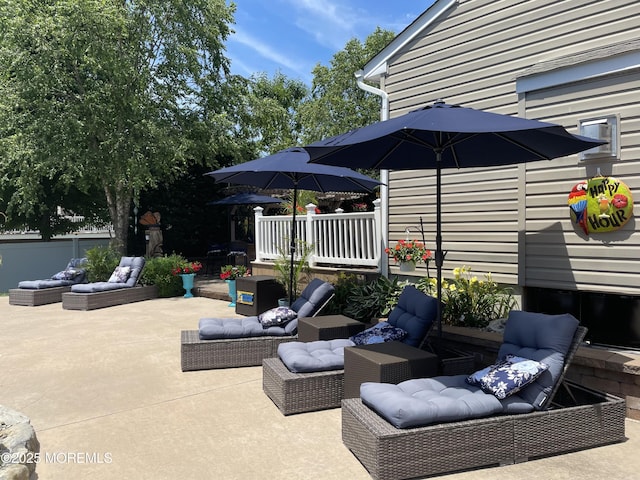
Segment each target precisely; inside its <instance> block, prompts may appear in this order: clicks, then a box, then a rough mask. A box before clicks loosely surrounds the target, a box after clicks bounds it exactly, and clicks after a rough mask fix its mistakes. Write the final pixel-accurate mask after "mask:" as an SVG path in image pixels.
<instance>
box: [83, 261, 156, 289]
mask: <svg viewBox="0 0 640 480" xmlns="http://www.w3.org/2000/svg"><path fill="white" fill-rule="evenodd" d="M144 264H145V259H144V257H122V258H121V259H120V264H119V265H118V266H120V267H129V268H130V269H131V270H130V273H129V278H128V279H127V281H126V282H124V283H115V282H93V283H85V284H80V285H73V286H72V287H71V291H72V292H75V293H97V292H107V291H110V290H119V289H121V288H131V287H135V286H136V284H137V283H138V279H139V278H140V273H141V272H142V269H143V268H144Z"/></svg>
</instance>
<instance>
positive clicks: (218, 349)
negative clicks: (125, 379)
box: [181, 278, 334, 372]
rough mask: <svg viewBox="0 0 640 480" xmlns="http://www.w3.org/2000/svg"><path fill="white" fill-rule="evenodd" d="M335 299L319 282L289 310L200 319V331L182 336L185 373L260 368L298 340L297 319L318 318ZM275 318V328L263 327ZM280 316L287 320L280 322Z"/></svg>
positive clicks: (183, 332)
mask: <svg viewBox="0 0 640 480" xmlns="http://www.w3.org/2000/svg"><path fill="white" fill-rule="evenodd" d="M333 295H334V287H333V285H331V284H330V283H329V282H324V281H322V280H320V279H317V278H316V279H313V280H312V281H311V282H309V284H308V285H307V286H306V287H305V289H304V290H303V291H302V293H301V294H300V297H298V298H297V299H296V301H295V302H293V304H292V305H291V308H290V309H289V308H285V307H278V308H279V309H280V310H278V309H271V310H269V311H268V312H263V314H261V315H258V316H250V317H246V318H202V319H200V322H199V324H198V330H183V331H182V333H181V367H182V371H183V372H186V371H191V370H209V369H214V368H232V367H248V366H257V365H261V364H262V360H263V359H264V358H266V357H270V356H274V355H275V354H276V349H277V348H278V345H279V344H281V343H283V342H290V341H292V340H295V339H296V338H297V333H298V318H302V317H315V316H316V315H317V314H318V313H319V312H320V311H321V310H322V309H323V308H324V306H325V305H326V304H327V303H329V301H330V300H331V298H333ZM278 312H280V313H278ZM272 314H273V322H272V323H273V324H272V325H271V326H266V325H264V324H263V322H264V323H267V322H266V321H265V319H266V318H267V317H268V316H271V315H272ZM279 314H281V315H283V316H287V318H286V319H284V318H277V315H279ZM261 320H262V321H261ZM280 320H282V322H280ZM285 322H286V323H285Z"/></svg>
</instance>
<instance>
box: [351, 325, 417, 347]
mask: <svg viewBox="0 0 640 480" xmlns="http://www.w3.org/2000/svg"><path fill="white" fill-rule="evenodd" d="M406 336H407V332H406V331H405V330H403V329H401V328H399V327H394V326H393V325H390V324H389V323H387V322H380V323H377V324H376V325H374V326H373V327H371V328H367V329H366V330H365V331H363V332H360V333H358V334H356V335H354V336H353V337H351V338H349V340H351V341H352V342H353V343H355V344H356V345H371V344H372V343H383V342H393V341H394V340H402V339H403V338H404V337H406Z"/></svg>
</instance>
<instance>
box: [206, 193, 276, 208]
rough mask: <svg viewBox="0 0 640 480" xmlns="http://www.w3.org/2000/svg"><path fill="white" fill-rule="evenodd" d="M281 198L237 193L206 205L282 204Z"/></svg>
mask: <svg viewBox="0 0 640 480" xmlns="http://www.w3.org/2000/svg"><path fill="white" fill-rule="evenodd" d="M282 202H284V200H282V199H281V198H275V197H269V196H267V195H260V194H258V193H253V192H239V193H235V194H233V195H229V196H228V197H225V198H223V199H221V200H215V201H213V202H208V203H207V205H267V204H269V203H282Z"/></svg>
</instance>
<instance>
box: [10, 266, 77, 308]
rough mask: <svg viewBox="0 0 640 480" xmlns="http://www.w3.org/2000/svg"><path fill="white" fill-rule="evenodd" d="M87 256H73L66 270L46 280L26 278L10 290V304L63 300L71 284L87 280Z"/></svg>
mask: <svg viewBox="0 0 640 480" xmlns="http://www.w3.org/2000/svg"><path fill="white" fill-rule="evenodd" d="M86 261H87V259H86V258H72V259H71V260H70V261H69V263H68V264H67V266H66V267H65V269H64V270H62V271H61V272H58V273H56V274H55V275H53V276H52V277H51V278H48V279H45V280H25V281H21V282H19V283H18V288H12V289H10V290H9V304H10V305H23V306H28V307H37V306H39V305H47V304H49V303H57V302H61V301H62V294H63V293H65V292H68V291H70V290H71V285H75V284H76V283H84V282H86V281H87V280H86V278H87V277H86V273H85V270H84V265H85V263H86Z"/></svg>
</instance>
